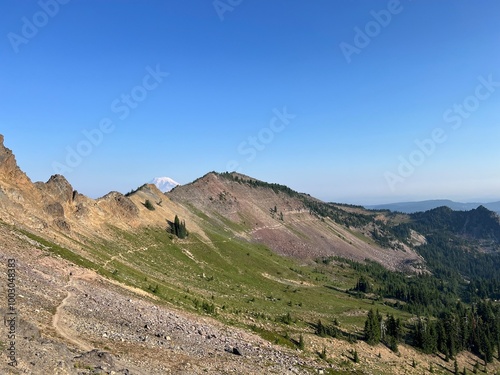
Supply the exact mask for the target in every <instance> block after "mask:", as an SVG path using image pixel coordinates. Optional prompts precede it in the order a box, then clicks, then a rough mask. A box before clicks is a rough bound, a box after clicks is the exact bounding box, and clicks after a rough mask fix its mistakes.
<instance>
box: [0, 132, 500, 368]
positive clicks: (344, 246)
mask: <svg viewBox="0 0 500 375" xmlns="http://www.w3.org/2000/svg"><path fill="white" fill-rule="evenodd" d="M0 141H2V142H0V233H1V234H2V235H1V236H0V250H1V252H0V256H1V257H2V258H4V259H13V258H16V259H18V262H19V265H20V266H19V268H18V272H19V280H21V281H22V282H21V283H19V293H20V296H19V297H20V298H19V308H20V311H21V312H22V316H23V318H24V320H25V321H29V322H30V325H29V326H28V324H26V323H23V327H30V328H29V329H30V330H34V328H31V327H40V328H39V329H40V332H42V333H43V335H44V336H43V337H44V340H45V341H44V342H42V341H41V339H40V340H38V339H37V338H36V337H38V336H40V334H39V333H38V334H36V333H31V331H30V332H29V333H24V334H23V335H21V336H22V337H19V340H18V341H19V351H20V353H22V356H21V357H20V362H21V366H22V370H23V371H25V372H28V373H29V371H31V370H32V369H36V371H37V373H54V371H53V369H54V368H56V367H57V366H65V368H66V369H67V370H66V373H68V374H77V373H82V371H80V370H78V369H81V367H82V366H85V367H88V368H103V366H106V368H107V369H109V371H108V372H111V371H114V372H115V373H120V374H126V373H130V371H132V372H133V373H138V374H140V373H141V372H138V371H136V370H132V369H136V368H142V369H147V370H145V374H146V373H147V374H158V375H160V374H161V375H163V374H164V373H167V372H168V371H166V369H169V370H170V369H175V370H172V371H174V372H175V371H177V370H178V372H179V373H193V374H201V373H210V374H214V375H215V374H219V373H224V371H225V370H226V369H228V368H233V369H237V370H235V371H236V372H239V373H248V374H261V373H265V372H266V371H270V369H271V368H270V367H269V366H272V372H275V373H290V374H291V373H310V374H312V373H319V372H320V371H323V372H324V373H329V370H330V369H332V368H337V366H338V368H342V369H346V372H345V373H352V370H353V367H352V366H356V369H357V370H359V371H361V373H364V369H367V370H369V371H370V373H383V374H386V373H398V374H399V373H400V374H402V373H403V371H404V372H405V373H409V374H417V372H416V371H417V370H418V371H420V369H415V371H414V370H413V368H412V366H410V365H409V364H408V363H407V361H406V362H405V357H406V358H409V357H410V356H411V357H413V358H419V361H426V360H429V358H431V357H428V356H425V355H424V354H422V353H419V352H417V351H415V350H414V349H413V348H411V347H410V346H409V345H408V344H409V342H408V341H407V342H401V343H400V346H399V352H400V353H402V356H401V357H400V356H398V355H396V353H395V352H393V349H392V350H390V349H389V348H388V347H386V346H385V345H381V344H380V345H378V346H377V347H376V350H377V352H378V353H382V354H383V355H379V356H378V357H377V356H376V355H375V354H374V353H375V352H374V348H373V347H371V346H368V344H367V343H366V342H364V341H362V339H363V336H362V334H361V333H360V332H362V330H363V319H364V316H366V314H367V313H368V311H369V310H370V309H374V308H377V309H380V311H381V313H382V315H384V316H385V315H386V314H389V313H390V314H393V313H394V314H397V316H398V318H401V319H403V320H404V322H405V326H407V327H411V326H412V324H413V322H414V321H415V320H414V319H415V317H414V316H413V315H412V314H414V313H415V312H418V313H419V314H420V312H425V311H430V312H432V311H435V310H432V309H436V308H439V306H440V303H442V305H446V306H452V305H454V304H455V303H456V301H457V297H458V296H459V294H458V291H457V290H455V289H457V288H453V285H448V283H447V282H446V281H445V284H442V282H443V280H441V281H440V280H438V279H434V273H435V274H438V275H439V274H444V275H446V276H447V277H450V276H453V277H454V279H453V280H454V281H453V282H454V283H455V284H456V285H458V284H460V283H463V280H464V279H465V280H468V279H470V278H471V276H478V277H479V279H478V280H477V282H476V281H475V280H472V281H471V286H470V288H469V286H467V285H465V284H464V285H460V288H464V289H465V288H467V289H466V290H469V289H470V291H471V293H472V294H471V295H472V296H474V293H475V292H474V291H475V290H481V293H482V294H481V295H484V298H487V297H490V298H497V294H495V293H494V291H495V290H497V287H496V285H498V284H495V280H490V279H489V277H490V276H489V275H490V274H491V275H493V276H494V275H495V272H496V269H497V267H496V263H495V261H496V259H497V258H495V257H494V256H496V255H498V254H500V251H499V243H500V238H498V237H499V236H500V223H499V222H498V220H497V217H496V216H492V215H494V214H493V213H492V212H491V211H489V210H487V209H486V208H478V209H476V210H475V211H474V212H464V213H460V212H459V213H453V212H451V210H449V209H446V208H441V209H436V211H434V212H426V213H424V214H423V215H420V216H419V215H413V216H412V215H405V214H399V213H389V212H387V211H368V210H365V209H363V208H361V207H357V206H348V205H342V204H337V203H327V202H323V201H321V200H319V199H316V198H314V197H311V196H309V195H308V194H305V193H299V192H296V191H294V190H292V189H290V188H289V187H287V186H285V185H281V184H277V183H267V182H263V181H260V180H258V179H255V178H252V177H248V176H245V175H242V174H238V173H216V172H210V173H207V174H206V175H204V176H202V177H200V178H198V179H196V180H195V181H193V182H191V183H189V184H186V185H182V186H178V187H177V188H175V189H174V190H172V191H170V192H168V193H163V192H161V191H160V190H159V189H158V188H157V186H155V185H154V184H144V185H142V186H140V187H139V188H137V189H135V190H133V191H131V192H130V193H128V194H126V195H123V194H121V193H119V192H116V191H112V192H110V193H108V194H106V195H104V196H103V197H101V198H98V199H92V198H88V197H86V196H85V195H83V194H80V193H78V192H77V191H75V190H74V188H73V187H72V186H71V184H70V183H69V182H68V181H67V180H66V178H65V177H64V176H61V175H54V176H51V177H50V178H49V179H48V180H47V181H46V182H34V183H33V182H31V180H30V179H29V177H28V176H27V175H26V174H24V172H22V171H21V170H20V169H19V167H18V166H17V163H16V160H15V156H14V154H13V153H12V151H11V150H9V149H7V148H6V147H5V146H4V145H3V137H1V138H0ZM175 217H178V218H180V220H179V222H182V223H185V226H186V228H187V231H188V236H187V238H180V237H178V236H177V234H176V232H174V231H173V230H172V225H173V224H174V223H175V221H176V220H175V219H174V218H175ZM485 224H486V225H485ZM441 246H443V247H442V248H441ZM421 253H424V254H426V258H424V256H422V255H421ZM490 253H491V254H493V256H489V255H490ZM433 259H438V260H439V261H440V262H442V264H445V263H446V262H447V268H444V269H443V267H440V265H439V264H436V261H433ZM456 264H459V265H460V267H461V268H458V269H457V268H456V267H455V265H456ZM454 267H455V268H454ZM392 271H400V272H392ZM416 275H419V277H415V276H416ZM493 276H492V277H493ZM26 280H29V282H26ZM440 282H441V284H439V283H440ZM450 284H453V283H450ZM442 286H445V289H440V288H441V287H442ZM0 287H2V284H0ZM448 287H449V288H448ZM429 288H430V289H429ZM427 289H428V290H427ZM426 290H427V292H426ZM429 290H430V292H429ZM492 291H493V292H492ZM130 293H133V296H131V294H130ZM21 295H22V297H21ZM438 295H439V296H440V297H439V298H437V296H438ZM460 296H461V295H460ZM353 297H356V298H353ZM431 303H432V306H431V307H430V308H429V309H427V307H426V306H427V305H429V304H431ZM34 307H36V308H37V310H38V311H40V312H39V313H37V314H33V308H34ZM0 309H1V308H0ZM175 309H179V310H175ZM181 311H182V312H181ZM54 312H55V313H54ZM187 312H189V313H194V314H197V315H194V314H192V315H189V316H188V315H186V314H187ZM387 316H388V315H387ZM434 317H437V316H434ZM216 320H217V321H216ZM318 320H319V322H321V321H323V322H325V323H327V322H337V323H334V325H335V328H332V327H333V326H331V327H330V326H328V327H327V332H328V334H327V336H329V337H328V339H325V338H324V334H325V332H323V330H320V328H321V327H323V326H322V323H321V324H320V323H319V322H318ZM165 322H166V323H165ZM169 322H172V324H169ZM222 323H224V324H225V325H224V326H223V327H222V326H221V324H222ZM328 324H329V323H328ZM235 326H239V327H245V328H246V329H247V330H246V331H244V332H243V331H241V330H239V329H237V328H235ZM193 327H194V328H193ZM217 327H222V328H221V329H219V328H217ZM23 329H25V328H23ZM26 329H28V328H26ZM1 330H5V327H0V331H1ZM409 330H410V329H408V331H409ZM24 332H26V331H24ZM37 332H38V331H37ZM225 332H230V335H231V336H229V334H226V333H225ZM233 333H234V334H233ZM407 333H408V334H410V332H407ZM2 334H3V333H2ZM37 335H38V336H37ZM72 335H73V336H74V337H77V338H78V339H76V340H73V339H71V338H72ZM257 335H258V336H260V337H257ZM27 337H32V339H30V340H27V339H26V338H27ZM46 337H49V339H48V341H47V340H46ZM68 338H70V340H68ZM302 338H305V340H304V341H305V342H306V344H302V346H301V344H300V342H301V341H303V340H302ZM353 338H354V339H353ZM262 339H265V340H267V341H265V342H263V340H262ZM47 343H49V345H53V346H54V347H55V349H54V350H55V351H54V352H57V356H58V359H59V361H60V362H59V364H57V363H53V364H52V363H50V364H49V363H48V362H47V361H45V362H41V361H39V360H38V359H37V358H39V357H40V355H41V354H40V353H41V351H42V350H45V349H42V348H46V347H47V346H46V345H47ZM274 344H280V345H281V347H277V346H276V345H274ZM66 345H68V346H66ZM75 345H76V349H75V347H74V346H75ZM71 346H72V347H73V348H72V349H71V350H72V352H70V351H69V350H68V347H71ZM347 346H348V347H349V348H350V349H349V350H356V351H359V352H360V358H361V359H360V364H359V365H357V364H354V365H349V364H350V361H347V362H346V361H344V360H343V359H345V358H349V356H348V354H346V353H345V352H344V349H345V348H346V347H347ZM94 347H96V348H107V349H106V351H99V350H97V349H95V350H96V351H95V350H91V351H89V350H88V349H89V348H94ZM325 347H328V351H329V352H330V351H331V355H330V356H329V358H328V362H325V361H324V360H323V359H318V354H317V353H320V351H321V348H325ZM124 348H125V350H124ZM102 350H103V349H102ZM74 353H78V355H77V356H75V354H74ZM131 353H133V355H132V354H131ZM151 353H162V355H154V356H153V355H151ZM237 353H240V354H242V353H243V355H242V356H240V355H238V354H237ZM351 353H352V352H351ZM116 354H119V355H118V356H115V355H116ZM476 354H477V353H476ZM479 354H480V353H479ZM214 356H215V358H216V359H215V363H216V365H215V367H213V368H207V366H206V363H207V358H211V361H212V359H213V358H214ZM325 356H326V355H325ZM28 358H29V359H28ZM82 358H85V360H86V361H89V362H85V364H83V362H82ZM100 358H101V359H102V358H106V359H107V360H108V362H107V363H106V364H105V365H103V363H102V361H101V360H100ZM138 358H140V359H138ZM457 358H459V361H460V363H461V364H463V365H467V364H468V363H473V362H474V361H476V359H475V357H473V356H472V354H470V353H468V354H460V356H458V355H457ZM187 360H189V363H187ZM99 361H101V362H99ZM432 361H438V362H436V363H439V365H440V366H443V368H448V369H450V365H449V363H447V362H446V361H445V360H441V358H440V357H432ZM112 362H114V363H115V365H113V363H112ZM33 363H34V364H33ZM87 363H91V365H87ZM395 363H398V365H400V366H401V367H402V370H401V371H400V372H398V370H394V368H395V366H394V364H395ZM33 366H35V367H33ZM124 367H127V368H128V370H125V369H124ZM42 369H43V370H42ZM373 369H377V371H376V372H373V371H372V370H373ZM2 370H3V368H2V364H0V371H2ZM122 370H123V371H122ZM129 370H130V371H129ZM78 371H80V372H78ZM287 371H288V372H287ZM394 371H395V372H394ZM83 373H86V372H83ZM333 373H337V372H333ZM340 373H344V372H340ZM418 373H420V372H418Z"/></svg>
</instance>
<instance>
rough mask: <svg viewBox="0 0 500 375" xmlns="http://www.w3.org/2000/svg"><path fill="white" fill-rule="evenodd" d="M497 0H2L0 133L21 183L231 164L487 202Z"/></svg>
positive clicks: (498, 85) (129, 182)
mask: <svg viewBox="0 0 500 375" xmlns="http://www.w3.org/2000/svg"><path fill="white" fill-rule="evenodd" d="M499 14H500V2H498V1H496V0H479V1H472V0H469V1H465V0H454V1H452V0H442V1H429V0H422V1H411V0H405V1H403V0H401V1H397V0H390V1H378V0H377V1H374V0H370V1H368V0H360V1H354V0H350V1H347V0H339V1H331V0H318V1H307V0H286V1H285V0H275V1H269V0H267V1H265V0H252V1H250V0H215V1H213V0H210V1H200V0H192V1H180V0H177V1H164V0H163V1H160V0H151V1H147V2H146V1H138V0H136V1H132V0H130V1H125V0H122V1H118V0H107V1H102V0H101V1H98V0H71V1H70V0H40V1H37V2H36V1H29V2H28V1H17V0H6V1H2V2H1V3H0V36H1V39H0V67H1V69H0V88H1V90H0V133H1V134H4V135H5V145H6V146H7V147H9V148H10V149H12V150H13V151H14V153H15V154H16V157H17V160H18V164H19V165H20V167H21V168H22V169H23V170H24V171H25V172H26V173H27V174H28V176H29V177H30V178H31V179H32V180H34V181H38V180H42V181H46V180H48V178H49V177H50V176H51V175H52V174H55V173H60V174H63V175H64V176H65V177H66V178H67V179H68V180H69V181H70V182H71V184H72V185H73V186H74V188H75V189H77V190H78V191H80V192H81V193H84V194H87V195H89V196H92V197H98V196H102V195H104V194H106V193H107V192H109V191H111V190H117V191H121V192H123V193H125V192H127V191H130V190H131V189H133V188H136V187H137V186H139V185H142V184H143V183H145V182H148V181H150V180H151V179H152V178H153V177H157V176H169V177H172V178H173V179H175V180H176V181H178V182H180V183H188V182H190V181H192V180H194V179H196V178H198V177H200V176H202V175H204V174H205V173H207V172H209V171H219V172H222V171H233V170H237V171H239V172H241V173H244V174H247V175H250V176H252V177H255V178H258V179H261V180H264V181H267V182H277V183H280V184H285V185H288V186H290V187H291V188H293V189H295V190H298V191H302V192H307V193H309V194H311V195H313V196H316V197H318V198H321V199H323V200H327V201H336V202H347V203H356V204H377V203H384V202H395V201H410V200H420V199H436V198H449V199H454V200H461V201H477V200H482V201H491V200H499V199H500V168H499V167H498V165H499V164H500V163H499V162H500V147H498V144H499V141H500V52H499V51H500V48H499V47H500V23H499V22H498V15H499Z"/></svg>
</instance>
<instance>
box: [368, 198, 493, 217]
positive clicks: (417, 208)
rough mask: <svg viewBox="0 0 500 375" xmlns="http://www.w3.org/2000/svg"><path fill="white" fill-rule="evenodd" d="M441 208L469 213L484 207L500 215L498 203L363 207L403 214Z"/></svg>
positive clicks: (443, 202) (427, 202) (426, 202)
mask: <svg viewBox="0 0 500 375" xmlns="http://www.w3.org/2000/svg"><path fill="white" fill-rule="evenodd" d="M441 206H446V207H449V208H451V209H452V210H454V211H470V210H472V209H475V208H477V207H479V206H484V207H486V208H487V209H489V210H490V211H494V212H496V213H499V214H500V201H495V202H488V203H473V202H471V203H462V202H455V201H452V200H450V199H430V200H424V201H413V202H411V201H409V202H397V203H385V204H376V205H365V206H364V207H365V208H367V209H370V210H390V211H397V212H403V213H409V214H411V213H414V212H424V211H428V210H432V209H434V208H438V207H441Z"/></svg>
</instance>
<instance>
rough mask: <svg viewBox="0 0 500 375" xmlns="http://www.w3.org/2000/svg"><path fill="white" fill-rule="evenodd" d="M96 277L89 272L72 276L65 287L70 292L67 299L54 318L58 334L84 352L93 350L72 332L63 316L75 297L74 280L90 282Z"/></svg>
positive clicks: (58, 307) (63, 301)
mask: <svg viewBox="0 0 500 375" xmlns="http://www.w3.org/2000/svg"><path fill="white" fill-rule="evenodd" d="M94 277H95V276H94V275H93V274H92V273H91V272H89V271H83V272H82V273H81V274H80V275H75V276H73V275H70V278H69V281H68V283H67V284H66V286H65V289H67V290H68V292H67V295H66V297H65V298H64V299H63V300H62V301H61V303H60V304H59V306H57V308H56V312H55V314H54V316H53V318H52V327H54V329H55V331H56V332H57V334H58V335H59V336H61V337H63V338H65V339H66V340H67V341H69V342H70V343H72V344H73V345H75V346H76V347H77V348H79V349H81V350H84V351H89V350H92V349H93V348H92V346H90V345H89V344H88V343H86V342H85V341H83V340H80V339H79V338H78V337H76V334H75V332H73V331H71V329H69V328H68V327H67V326H66V325H65V324H64V322H63V316H64V308H65V307H66V306H67V305H68V304H69V302H68V301H69V299H70V298H72V297H74V294H73V292H71V288H74V287H75V285H74V280H75V278H80V279H84V280H89V279H91V278H92V279H93V278H94Z"/></svg>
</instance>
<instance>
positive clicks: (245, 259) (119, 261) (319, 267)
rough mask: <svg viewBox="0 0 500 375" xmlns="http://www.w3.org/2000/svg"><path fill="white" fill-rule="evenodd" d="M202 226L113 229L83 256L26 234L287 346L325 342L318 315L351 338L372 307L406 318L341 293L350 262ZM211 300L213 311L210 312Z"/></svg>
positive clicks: (349, 280) (350, 275)
mask: <svg viewBox="0 0 500 375" xmlns="http://www.w3.org/2000/svg"><path fill="white" fill-rule="evenodd" d="M206 225H207V227H206V228H204V229H205V230H206V233H207V234H208V236H209V238H210V240H211V243H206V242H204V241H203V240H201V239H200V238H198V237H197V236H196V234H191V235H190V236H189V237H188V238H187V239H185V240H179V239H177V238H173V237H172V236H170V235H169V234H168V233H166V232H165V231H164V230H161V229H156V228H144V229H141V230H139V231H137V232H136V233H128V232H124V231H122V230H119V229H116V228H114V229H113V230H114V232H115V235H116V238H117V242H113V243H110V242H104V241H102V242H101V243H96V242H94V243H92V244H91V245H86V246H84V250H85V251H86V255H83V256H82V255H75V253H74V252H72V251H70V250H67V249H64V248H61V247H59V246H57V245H54V244H52V243H50V242H47V241H45V240H43V239H41V238H39V237H37V236H34V235H32V234H30V233H28V232H23V233H24V234H25V235H27V236H29V237H31V238H32V239H34V240H36V241H38V242H39V243H41V244H43V245H44V246H48V247H50V248H51V251H52V252H54V253H55V254H56V255H58V256H61V257H63V258H66V259H68V260H70V261H72V262H74V263H75V264H79V265H81V266H83V267H88V268H92V269H95V270H96V271H97V272H99V273H100V274H102V275H104V276H106V277H111V278H114V279H116V280H118V281H120V282H123V283H125V284H128V285H131V286H134V287H138V288H140V289H143V290H145V291H148V292H150V293H151V294H152V295H156V297H158V298H159V302H160V303H161V302H162V301H163V302H165V303H172V304H173V305H175V306H178V307H180V308H182V309H186V310H190V311H198V312H199V313H201V314H206V313H210V314H211V315H214V317H216V318H217V319H219V320H221V321H223V322H225V323H229V324H232V325H237V326H243V327H247V328H249V329H252V330H253V331H254V332H256V333H257V334H259V335H260V336H261V337H263V338H265V339H267V340H269V341H271V342H274V343H277V344H280V345H283V346H286V347H291V348H296V346H295V345H296V342H294V340H298V337H299V334H301V333H303V334H304V335H309V337H310V339H308V342H323V341H321V340H326V341H324V344H317V345H326V344H328V343H329V342H330V341H328V339H320V338H316V337H315V336H310V334H312V333H313V332H314V329H313V327H312V324H314V323H316V322H317V321H318V319H321V320H322V321H323V322H324V323H327V324H328V323H331V322H332V321H333V319H337V320H338V322H339V324H340V325H339V328H340V329H341V330H342V331H343V332H345V333H349V334H352V335H353V337H356V336H359V335H361V334H362V330H363V324H364V321H365V318H366V312H367V311H368V310H369V309H371V308H378V309H379V310H380V312H381V313H382V314H383V315H385V314H386V313H392V314H394V315H395V316H396V317H400V318H401V319H402V320H403V321H407V320H408V319H410V318H411V317H410V315H408V314H406V313H403V312H401V311H398V310H395V309H393V308H391V307H389V306H386V305H384V304H383V302H380V301H372V300H370V299H358V298H355V297H353V296H350V295H349V294H347V293H345V292H344V291H343V290H345V289H348V288H351V287H353V286H354V285H355V283H356V281H357V278H358V277H359V275H358V274H357V273H356V272H355V271H353V270H352V269H351V268H350V267H349V266H348V265H345V264H335V263H332V264H330V265H324V264H300V263H298V262H297V261H295V260H294V259H291V258H285V257H282V256H279V255H276V254H275V253H273V252H272V251H270V250H269V249H267V248H266V247H264V246H262V245H259V244H254V243H249V242H245V241H242V240H238V239H231V238H229V237H228V235H227V233H226V232H225V231H224V230H223V229H221V228H220V226H216V224H215V223H214V224H211V223H210V222H209V221H206ZM212 305H213V306H214V307H215V311H216V312H215V314H213V313H212V312H211V311H210V308H211V306H212ZM287 314H290V316H291V318H292V322H291V323H289V324H286V323H284V322H283V321H282V317H284V316H286V315H287ZM318 340H320V341H318ZM330 344H331V342H330ZM346 344H347V343H346ZM308 345H309V344H308ZM317 345H316V344H315V345H314V346H310V347H306V351H307V352H308V353H309V354H311V355H316V354H315V353H316V352H317ZM342 345H344V344H342ZM364 355H365V354H364V353H362V354H361V356H364ZM332 361H333V362H334V363H336V364H337V365H340V366H341V367H343V368H345V369H346V370H349V373H354V372H351V371H354V369H353V367H352V363H350V362H349V361H346V360H345V358H338V359H335V358H334V359H332ZM358 370H359V369H358ZM372 372H373V373H381V374H382V373H387V372H388V371H387V369H386V370H384V369H382V370H374V369H372ZM332 373H334V372H332ZM338 373H342V372H338ZM360 373H362V372H360Z"/></svg>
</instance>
